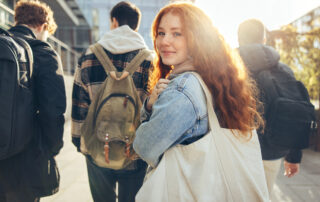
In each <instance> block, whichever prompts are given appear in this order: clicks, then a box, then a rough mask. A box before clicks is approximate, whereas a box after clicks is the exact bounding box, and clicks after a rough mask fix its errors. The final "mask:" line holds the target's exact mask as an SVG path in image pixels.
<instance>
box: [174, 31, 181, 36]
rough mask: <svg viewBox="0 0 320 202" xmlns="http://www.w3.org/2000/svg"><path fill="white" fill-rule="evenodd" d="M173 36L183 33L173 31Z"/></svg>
mask: <svg viewBox="0 0 320 202" xmlns="http://www.w3.org/2000/svg"><path fill="white" fill-rule="evenodd" d="M173 36H181V33H179V32H175V33H173Z"/></svg>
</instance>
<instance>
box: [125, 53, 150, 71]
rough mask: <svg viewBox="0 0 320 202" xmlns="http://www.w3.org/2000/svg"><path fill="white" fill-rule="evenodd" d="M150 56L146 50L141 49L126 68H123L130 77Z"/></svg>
mask: <svg viewBox="0 0 320 202" xmlns="http://www.w3.org/2000/svg"><path fill="white" fill-rule="evenodd" d="M149 55H150V51H149V50H147V49H142V50H141V51H140V52H139V53H138V54H137V55H136V56H135V57H134V58H133V59H132V60H131V62H130V63H129V64H128V66H127V67H126V68H125V70H126V71H127V72H129V74H130V75H132V74H133V73H134V72H135V71H136V70H137V68H138V67H139V65H140V64H141V63H142V62H143V61H144V60H145V59H146V58H147V57H148V56H149Z"/></svg>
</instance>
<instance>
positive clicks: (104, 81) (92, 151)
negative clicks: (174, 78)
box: [72, 1, 153, 202]
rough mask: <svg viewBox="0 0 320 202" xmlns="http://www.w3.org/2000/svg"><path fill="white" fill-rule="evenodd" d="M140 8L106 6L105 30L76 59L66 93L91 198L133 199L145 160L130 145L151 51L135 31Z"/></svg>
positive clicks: (146, 86)
mask: <svg viewBox="0 0 320 202" xmlns="http://www.w3.org/2000/svg"><path fill="white" fill-rule="evenodd" d="M140 18H141V14H140V10H139V9H138V8H137V7H136V6H135V5H133V4H132V3H129V2H124V1H123V2H120V3H118V4H116V5H115V6H114V7H113V8H112V9H111V12H110V23H111V26H110V28H111V30H110V31H108V32H107V33H105V34H104V35H103V36H102V38H101V39H100V40H99V41H98V42H97V43H96V44H94V45H92V46H90V47H89V48H88V49H87V50H86V52H85V54H83V55H82V57H81V58H80V59H79V65H78V68H77V69H76V73H75V79H74V86H73V96H72V101H73V102H72V142H73V144H74V145H75V146H76V147H77V150H78V151H81V152H82V153H83V154H84V155H85V156H86V163H87V170H88V177H89V185H90V190H91V194H92V197H93V200H94V201H95V202H108V201H110V202H112V201H115V200H116V191H115V188H116V183H118V200H119V202H130V201H134V197H135V195H136V193H137V191H138V190H139V188H140V187H141V185H142V182H143V179H144V176H145V172H146V167H147V164H146V163H145V162H144V161H142V160H141V159H139V158H138V157H137V155H136V154H135V152H134V151H133V149H132V142H133V140H134V138H135V129H136V128H137V127H138V125H139V124H140V120H139V115H140V107H141V105H142V104H141V103H142V102H143V101H144V99H145V98H146V96H147V95H148V91H149V84H148V80H149V72H150V71H151V70H152V69H153V66H152V62H151V61H152V54H151V52H150V51H148V50H147V46H146V44H145V42H144V40H143V38H142V37H141V35H140V34H139V33H138V32H137V31H138V28H139V23H140Z"/></svg>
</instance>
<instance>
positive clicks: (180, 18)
mask: <svg viewBox="0 0 320 202" xmlns="http://www.w3.org/2000/svg"><path fill="white" fill-rule="evenodd" d="M152 37H153V42H154V47H155V51H156V58H155V61H154V70H153V73H152V75H151V79H150V85H151V90H152V93H151V95H150V97H149V98H148V99H146V101H145V102H144V107H143V109H142V113H141V121H142V124H141V125H140V127H139V128H138V129H137V131H136V138H135V140H134V143H133V146H134V149H135V151H136V153H137V154H138V155H139V156H140V157H141V158H142V159H143V160H145V161H146V162H147V163H148V164H149V165H150V166H151V167H156V166H157V164H158V163H159V161H160V160H161V156H162V155H163V154H164V152H166V151H167V150H168V149H169V148H171V147H174V146H175V145H177V144H190V143H192V142H194V141H197V140H198V139H200V138H201V137H203V136H204V135H205V134H206V133H207V132H208V114H207V107H206V99H205V95H204V92H203V91H202V88H201V86H200V83H199V82H198V80H197V78H196V77H195V76H194V75H193V74H191V73H190V72H191V71H195V72H197V73H198V74H199V75H200V76H201V77H202V79H203V80H204V82H205V84H206V85H207V86H208V87H209V89H210V91H211V94H212V95H213V101H214V103H215V105H214V109H215V112H216V114H217V116H218V118H219V122H220V125H221V126H222V127H224V128H229V129H237V130H239V131H240V134H241V135H240V136H241V137H239V138H248V134H250V132H249V131H251V130H253V129H255V128H257V127H258V126H259V125H260V124H263V123H262V119H261V117H260V115H259V113H258V112H257V105H258V103H257V101H256V86H255V84H254V82H253V81H252V80H251V79H250V78H249V77H248V75H247V72H246V68H245V67H244V65H243V63H242V61H241V59H240V57H239V55H238V53H236V52H235V51H233V50H232V49H231V48H230V47H229V45H228V44H227V43H226V42H225V40H224V38H223V36H222V35H221V34H220V33H219V31H218V30H217V29H216V28H215V27H214V26H213V24H212V21H211V19H210V18H209V17H208V16H207V15H205V14H204V12H203V11H202V10H200V9H199V8H197V7H196V6H194V5H192V4H190V3H173V4H170V5H168V6H166V7H164V8H163V9H162V10H161V11H160V12H159V13H158V15H157V16H156V18H155V20H154V22H153V25H152ZM248 132H249V133H248ZM249 138H250V137H249Z"/></svg>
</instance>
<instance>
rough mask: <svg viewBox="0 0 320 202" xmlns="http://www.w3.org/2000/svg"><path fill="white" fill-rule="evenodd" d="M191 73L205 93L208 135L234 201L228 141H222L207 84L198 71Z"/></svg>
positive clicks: (234, 188)
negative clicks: (210, 136) (209, 131)
mask: <svg viewBox="0 0 320 202" xmlns="http://www.w3.org/2000/svg"><path fill="white" fill-rule="evenodd" d="M192 74H193V75H194V76H195V77H196V78H197V79H198V81H199V83H200V84H201V87H202V89H203V91H204V93H205V96H206V100H207V110H208V122H209V128H210V130H211V133H210V134H208V135H212V137H213V142H214V144H215V145H214V147H215V148H216V151H217V154H218V157H219V161H218V162H217V163H219V164H220V166H219V167H220V168H221V174H222V175H223V177H224V179H225V185H226V187H227V189H228V190H227V191H228V192H229V193H230V194H231V196H232V201H236V199H237V198H236V195H237V194H236V193H234V192H233V190H236V189H237V188H236V187H234V186H233V184H232V180H233V179H235V178H234V175H235V173H234V172H233V170H234V169H236V168H233V167H232V165H231V164H229V163H228V162H229V161H232V159H230V156H229V155H227V154H226V153H227V151H226V150H228V146H230V145H229V144H228V143H229V142H227V141H224V140H226V138H227V137H223V135H224V133H223V132H222V128H221V126H220V124H219V121H218V117H217V115H216V113H215V112H214V109H213V101H212V96H211V92H210V91H209V89H208V87H207V85H206V84H205V83H204V81H203V80H202V78H201V76H200V75H199V74H198V73H196V72H192ZM230 132H231V131H230ZM232 187H233V188H232Z"/></svg>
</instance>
